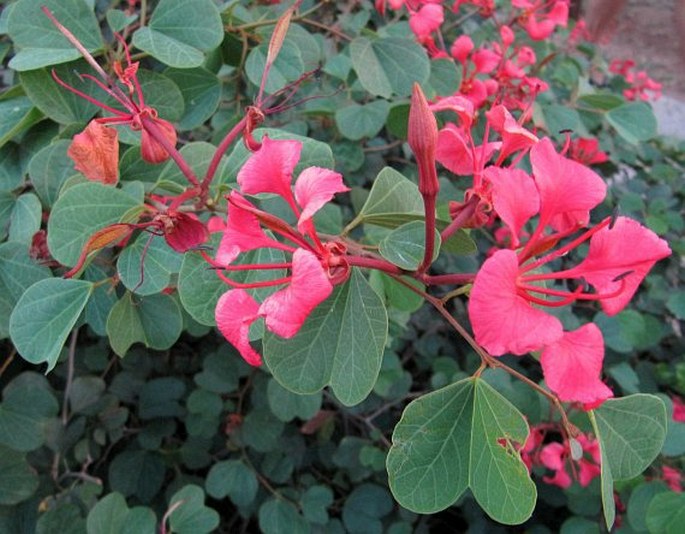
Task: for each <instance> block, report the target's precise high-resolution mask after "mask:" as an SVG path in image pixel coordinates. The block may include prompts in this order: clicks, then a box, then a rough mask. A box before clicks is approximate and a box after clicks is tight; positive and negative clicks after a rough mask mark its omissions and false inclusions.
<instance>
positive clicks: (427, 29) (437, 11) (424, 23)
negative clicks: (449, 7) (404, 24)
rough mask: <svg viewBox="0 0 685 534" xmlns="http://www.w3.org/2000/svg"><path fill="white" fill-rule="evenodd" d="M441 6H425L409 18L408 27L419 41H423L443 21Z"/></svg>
mask: <svg viewBox="0 0 685 534" xmlns="http://www.w3.org/2000/svg"><path fill="white" fill-rule="evenodd" d="M444 18H445V17H444V14H443V9H442V6H441V5H437V4H425V5H423V6H421V8H420V9H419V10H418V11H414V12H413V13H411V14H410V16H409V27H410V28H411V31H412V32H414V35H416V37H418V39H419V40H422V39H425V38H426V37H428V36H430V34H431V33H433V32H434V31H436V30H437V29H438V28H440V26H441V24H442V23H443V21H444Z"/></svg>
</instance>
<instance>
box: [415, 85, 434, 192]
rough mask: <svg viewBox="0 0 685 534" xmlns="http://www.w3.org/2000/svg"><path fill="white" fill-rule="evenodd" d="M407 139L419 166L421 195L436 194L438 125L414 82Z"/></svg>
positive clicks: (419, 88)
mask: <svg viewBox="0 0 685 534" xmlns="http://www.w3.org/2000/svg"><path fill="white" fill-rule="evenodd" d="M408 141H409V146H410V147H411V149H412V151H413V152H414V156H416V162H417V164H418V166H419V191H420V192H421V194H422V195H430V196H434V195H437V194H438V190H439V189H440V184H439V183H438V173H437V171H436V170H435V150H436V147H437V145H438V125H437V122H436V121H435V116H434V115H433V112H432V111H431V110H430V108H429V107H428V102H427V101H426V97H425V96H424V94H423V91H422V90H421V87H420V86H419V84H417V83H415V84H414V88H413V90H412V94H411V108H410V109H409V130H408Z"/></svg>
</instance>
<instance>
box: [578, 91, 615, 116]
mask: <svg viewBox="0 0 685 534" xmlns="http://www.w3.org/2000/svg"><path fill="white" fill-rule="evenodd" d="M623 103H624V101H623V99H622V98H621V97H620V96H617V95H612V94H596V95H583V96H581V97H579V98H578V104H579V108H580V109H583V110H586V111H596V112H599V113H603V112H605V111H609V110H611V109H614V108H617V107H619V106H621V105H622V104H623Z"/></svg>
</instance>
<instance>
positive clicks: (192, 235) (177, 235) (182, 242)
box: [164, 212, 209, 252]
mask: <svg viewBox="0 0 685 534" xmlns="http://www.w3.org/2000/svg"><path fill="white" fill-rule="evenodd" d="M172 219H173V222H174V224H173V226H172V228H171V229H170V230H165V231H164V239H166V242H167V244H168V245H169V246H170V247H171V248H173V249H174V250H175V251H176V252H186V251H188V250H190V249H191V248H195V247H198V246H200V245H202V243H204V242H205V241H207V238H208V237H209V231H208V230H207V227H206V226H205V225H204V223H202V222H201V221H200V220H199V219H198V218H197V215H195V214H194V213H183V212H178V213H175V214H174V215H173V217H172Z"/></svg>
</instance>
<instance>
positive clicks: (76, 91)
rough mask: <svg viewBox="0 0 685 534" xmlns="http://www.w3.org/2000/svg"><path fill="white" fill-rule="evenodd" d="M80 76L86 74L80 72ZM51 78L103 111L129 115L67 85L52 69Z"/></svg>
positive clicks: (122, 115)
mask: <svg viewBox="0 0 685 534" xmlns="http://www.w3.org/2000/svg"><path fill="white" fill-rule="evenodd" d="M81 76H86V75H85V74H81ZM52 78H53V80H55V81H56V82H57V83H58V84H59V85H60V86H62V87H64V88H65V89H66V90H67V91H70V92H72V93H74V94H75V95H76V96H79V97H81V98H83V99H84V100H87V101H88V102H90V103H91V104H93V105H95V106H97V107H99V108H101V109H104V110H105V111H109V112H110V113H114V114H115V115H119V116H121V117H124V116H129V114H128V113H125V112H124V111H121V110H119V109H114V108H113V107H110V106H108V105H107V104H105V103H103V102H100V101H99V100H96V99H94V98H93V97H92V96H90V95H87V94H86V93H84V92H82V91H79V90H78V89H76V88H75V87H72V86H71V85H69V84H68V83H67V82H65V81H62V80H61V79H60V77H59V76H57V73H56V72H55V71H54V70H53V71H52Z"/></svg>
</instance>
